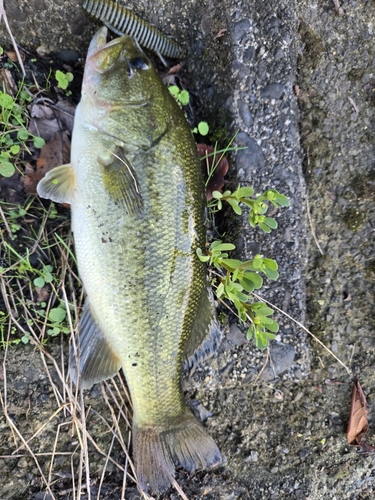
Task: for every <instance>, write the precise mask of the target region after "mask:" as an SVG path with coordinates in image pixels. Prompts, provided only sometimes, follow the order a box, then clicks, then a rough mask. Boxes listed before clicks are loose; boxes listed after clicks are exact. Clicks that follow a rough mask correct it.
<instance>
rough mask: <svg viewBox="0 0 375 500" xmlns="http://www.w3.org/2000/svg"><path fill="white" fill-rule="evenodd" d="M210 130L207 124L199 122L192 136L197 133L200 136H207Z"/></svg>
mask: <svg viewBox="0 0 375 500" xmlns="http://www.w3.org/2000/svg"><path fill="white" fill-rule="evenodd" d="M209 130H210V128H209V126H208V123H207V122H199V123H198V125H197V126H196V127H194V128H193V134H197V133H198V132H199V133H200V135H203V136H205V135H207V134H208V131H209Z"/></svg>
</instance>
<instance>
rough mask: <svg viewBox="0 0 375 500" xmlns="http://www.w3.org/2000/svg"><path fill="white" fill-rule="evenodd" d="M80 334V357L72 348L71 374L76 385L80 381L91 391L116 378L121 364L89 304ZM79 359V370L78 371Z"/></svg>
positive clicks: (83, 387)
mask: <svg viewBox="0 0 375 500" xmlns="http://www.w3.org/2000/svg"><path fill="white" fill-rule="evenodd" d="M78 333H79V342H77V344H78V345H77V351H78V353H79V356H77V353H76V352H75V350H74V348H73V346H71V348H70V353H69V373H70V377H71V379H72V380H73V382H74V383H75V384H77V381H79V382H80V385H81V387H82V389H90V387H92V386H93V385H94V384H96V383H98V382H101V381H102V380H107V379H109V378H112V377H114V376H115V375H116V373H117V372H118V371H119V369H120V367H121V363H120V359H119V358H118V357H117V356H116V354H115V353H114V351H113V350H112V349H111V347H110V346H109V344H108V342H107V341H106V339H105V338H104V335H103V334H102V332H101V330H100V328H99V327H98V326H97V324H96V323H95V321H94V319H93V317H92V315H91V312H90V307H89V305H88V304H87V303H86V304H85V306H84V308H83V313H82V317H81V321H80V323H79V326H78ZM78 359H79V370H77V361H78ZM78 371H79V376H78Z"/></svg>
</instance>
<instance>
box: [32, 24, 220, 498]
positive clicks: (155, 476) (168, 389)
mask: <svg viewBox="0 0 375 500" xmlns="http://www.w3.org/2000/svg"><path fill="white" fill-rule="evenodd" d="M106 36H107V28H105V27H103V28H101V29H100V30H99V31H98V33H97V34H96V35H95V36H94V38H93V40H92V42H91V44H90V47H89V50H88V55H87V60H86V67H85V73H84V79H83V85H82V99H81V102H80V104H79V105H78V107H77V110H76V115H75V121H74V130H73V137H72V150H71V163H70V164H69V165H62V166H60V167H57V168H55V169H52V170H51V171H50V172H49V173H48V174H47V175H46V176H45V178H44V179H42V181H41V182H40V183H39V185H38V188H37V189H38V193H39V195H40V196H41V197H44V198H49V199H51V200H54V201H56V202H67V203H70V205H71V211H72V229H73V233H74V241H75V251H76V257H77V262H78V268H79V273H80V276H81V278H82V281H83V284H84V287H85V290H86V293H87V299H86V303H85V306H84V309H83V314H82V318H81V320H80V324H79V339H80V342H79V343H80V356H79V362H77V363H76V362H75V358H74V356H73V355H71V359H70V373H71V376H72V378H73V380H74V381H76V380H77V379H78V380H80V383H81V385H82V387H83V388H89V387H91V386H92V385H93V384H94V383H96V382H98V381H101V380H104V379H107V378H110V377H112V376H114V375H115V374H116V373H117V371H118V370H119V368H120V367H121V368H122V369H123V371H124V374H125V377H126V381H127V384H128V387H129V390H130V394H131V398H132V402H133V408H134V415H133V424H132V425H133V455H134V461H135V466H136V471H137V476H138V480H139V483H140V485H141V487H142V488H143V489H144V490H145V491H148V490H151V491H153V492H160V491H163V490H165V489H166V488H167V487H168V486H169V485H170V484H171V480H172V479H173V477H174V474H175V466H176V465H180V466H182V467H183V468H185V469H187V470H188V471H194V470H196V469H204V468H208V467H213V466H215V465H217V464H219V463H220V462H221V455H220V451H219V449H218V447H217V446H216V444H215V442H214V441H213V439H212V438H211V437H210V436H209V435H208V434H207V432H206V430H205V429H204V428H203V426H202V425H201V424H200V423H199V422H198V421H197V420H196V418H195V417H194V416H193V414H192V413H191V412H190V410H189V409H188V407H187V405H186V403H185V400H184V396H183V393H182V389H181V371H182V363H183V361H184V359H192V357H193V356H194V351H195V350H196V348H197V347H199V346H200V348H199V349H200V350H201V351H204V350H205V348H206V346H207V345H206V344H204V343H203V344H202V341H203V340H204V339H205V338H207V336H210V335H211V337H214V336H215V335H216V334H217V332H218V325H217V323H216V320H215V314H214V308H213V303H212V299H211V295H210V290H209V287H208V282H207V276H206V268H205V265H204V264H203V263H202V262H200V260H199V259H198V257H197V255H196V248H197V247H201V248H203V247H204V245H205V230H204V209H205V193H204V185H203V180H202V175H201V172H200V167H199V161H198V158H197V148H196V144H195V142H194V140H193V137H192V133H191V131H190V129H189V127H188V125H187V123H186V120H185V117H184V116H183V113H182V112H181V110H180V109H179V107H178V105H177V104H176V102H175V100H174V99H173V97H172V96H171V95H170V93H169V91H168V89H167V88H166V87H165V86H164V84H163V83H162V81H161V80H160V78H159V77H158V75H157V73H156V72H155V70H154V68H153V67H152V65H151V64H150V61H149V60H148V59H147V57H146V56H145V55H144V53H143V52H142V51H141V49H140V48H139V46H138V44H137V43H136V42H134V41H133V40H132V39H131V38H130V37H129V36H123V37H121V38H117V39H115V40H112V41H111V42H109V43H107V42H106ZM77 364H78V367H77ZM78 372H79V373H78Z"/></svg>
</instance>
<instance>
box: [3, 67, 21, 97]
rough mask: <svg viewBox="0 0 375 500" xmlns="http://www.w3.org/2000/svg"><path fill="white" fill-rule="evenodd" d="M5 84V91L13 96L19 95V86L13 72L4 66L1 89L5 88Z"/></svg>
mask: <svg viewBox="0 0 375 500" xmlns="http://www.w3.org/2000/svg"><path fill="white" fill-rule="evenodd" d="M3 86H4V87H5V92H6V93H7V94H9V95H11V96H12V97H14V96H16V95H17V92H18V87H17V84H16V82H15V81H14V79H13V76H12V73H11V72H10V71H9V70H8V69H6V68H3V69H2V70H1V71H0V89H1V90H3Z"/></svg>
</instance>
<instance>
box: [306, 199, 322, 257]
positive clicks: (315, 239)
mask: <svg viewBox="0 0 375 500" xmlns="http://www.w3.org/2000/svg"><path fill="white" fill-rule="evenodd" d="M306 211H307V218H308V220H309V225H310V230H311V234H312V237H313V238H314V241H315V244H316V246H317V247H318V250H319V252H320V253H321V254H322V255H324V253H323V250H322V248H321V246H320V244H319V241H318V238H317V237H316V234H315V229H314V226H313V223H312V220H311V215H310V204H309V197H308V195H307V194H306Z"/></svg>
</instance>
